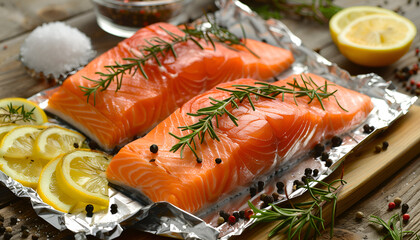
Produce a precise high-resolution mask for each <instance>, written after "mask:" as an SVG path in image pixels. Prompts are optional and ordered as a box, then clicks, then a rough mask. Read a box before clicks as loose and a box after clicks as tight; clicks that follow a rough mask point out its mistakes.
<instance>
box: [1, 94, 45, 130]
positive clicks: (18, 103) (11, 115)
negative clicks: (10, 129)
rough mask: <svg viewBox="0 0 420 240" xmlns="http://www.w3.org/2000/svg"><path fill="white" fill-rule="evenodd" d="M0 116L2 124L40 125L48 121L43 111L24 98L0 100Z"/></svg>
mask: <svg viewBox="0 0 420 240" xmlns="http://www.w3.org/2000/svg"><path fill="white" fill-rule="evenodd" d="M0 114H1V118H0V122H3V123H16V124H31V125H41V124H43V123H46V122H47V121H48V118H47V115H46V114H45V112H44V110H42V109H41V108H40V107H39V106H38V105H37V104H35V103H33V102H31V101H28V100H26V99H24V98H3V99H1V100H0Z"/></svg>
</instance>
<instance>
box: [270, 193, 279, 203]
mask: <svg viewBox="0 0 420 240" xmlns="http://www.w3.org/2000/svg"><path fill="white" fill-rule="evenodd" d="M271 196H273V199H274V201H277V200H279V197H280V195H279V194H278V193H276V192H273V193H272V194H271Z"/></svg>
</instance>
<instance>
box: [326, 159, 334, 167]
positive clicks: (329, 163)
mask: <svg viewBox="0 0 420 240" xmlns="http://www.w3.org/2000/svg"><path fill="white" fill-rule="evenodd" d="M332 164H333V161H332V160H331V159H327V161H325V166H326V167H331V165H332Z"/></svg>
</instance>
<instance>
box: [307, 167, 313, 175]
mask: <svg viewBox="0 0 420 240" xmlns="http://www.w3.org/2000/svg"><path fill="white" fill-rule="evenodd" d="M310 175H312V169H311V168H305V176H310Z"/></svg>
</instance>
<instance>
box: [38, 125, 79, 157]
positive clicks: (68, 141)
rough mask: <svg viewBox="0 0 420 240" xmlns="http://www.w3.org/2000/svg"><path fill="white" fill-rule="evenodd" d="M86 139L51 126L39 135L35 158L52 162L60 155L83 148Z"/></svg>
mask: <svg viewBox="0 0 420 240" xmlns="http://www.w3.org/2000/svg"><path fill="white" fill-rule="evenodd" d="M85 139H86V138H85V137H84V136H83V135H82V134H80V133H78V132H75V131H72V130H69V129H66V128H62V127H59V126H50V127H48V128H46V129H44V130H42V132H40V133H39V135H38V137H37V138H36V140H35V144H34V153H33V154H34V157H35V158H39V159H43V160H46V161H50V160H52V159H55V158H56V157H58V156H59V155H60V154H63V153H67V152H70V151H71V150H74V149H75V148H79V147H82V144H83V142H84V141H85Z"/></svg>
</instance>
